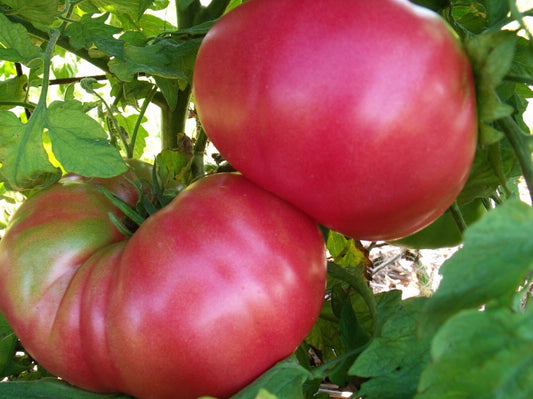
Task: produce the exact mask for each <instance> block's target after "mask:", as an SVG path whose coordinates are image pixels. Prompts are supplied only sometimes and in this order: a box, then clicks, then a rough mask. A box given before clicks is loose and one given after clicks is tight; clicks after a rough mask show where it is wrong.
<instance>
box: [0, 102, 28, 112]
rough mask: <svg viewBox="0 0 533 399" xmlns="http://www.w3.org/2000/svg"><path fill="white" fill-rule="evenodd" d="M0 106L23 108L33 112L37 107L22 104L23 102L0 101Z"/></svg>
mask: <svg viewBox="0 0 533 399" xmlns="http://www.w3.org/2000/svg"><path fill="white" fill-rule="evenodd" d="M0 105H10V106H14V107H23V108H25V109H29V110H33V109H35V107H37V104H34V103H29V102H24V101H4V100H2V101H0Z"/></svg>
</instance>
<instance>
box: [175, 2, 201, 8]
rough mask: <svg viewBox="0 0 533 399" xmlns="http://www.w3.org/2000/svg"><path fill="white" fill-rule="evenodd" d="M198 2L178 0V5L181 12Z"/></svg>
mask: <svg viewBox="0 0 533 399" xmlns="http://www.w3.org/2000/svg"><path fill="white" fill-rule="evenodd" d="M195 1H196V0H177V2H176V3H177V5H178V8H179V9H180V10H185V9H186V8H187V7H189V6H190V5H191V4H192V3H194V2H195Z"/></svg>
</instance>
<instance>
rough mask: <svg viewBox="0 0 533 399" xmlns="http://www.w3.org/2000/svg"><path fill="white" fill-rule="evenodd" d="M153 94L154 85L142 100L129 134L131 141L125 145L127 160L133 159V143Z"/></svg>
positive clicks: (135, 140) (155, 87)
mask: <svg viewBox="0 0 533 399" xmlns="http://www.w3.org/2000/svg"><path fill="white" fill-rule="evenodd" d="M155 93H157V86H155V85H154V87H153V88H152V91H151V92H150V93H148V95H147V96H146V98H145V99H144V101H143V104H142V106H141V109H140V111H139V115H138V116H137V120H136V121H135V126H134V128H133V132H132V133H131V139H130V142H129V145H127V147H126V157H127V158H133V152H134V150H135V143H136V142H137V134H138V133H139V128H140V127H141V122H142V119H143V117H144V114H145V113H146V109H147V108H148V105H149V104H150V103H151V102H152V98H154V96H155Z"/></svg>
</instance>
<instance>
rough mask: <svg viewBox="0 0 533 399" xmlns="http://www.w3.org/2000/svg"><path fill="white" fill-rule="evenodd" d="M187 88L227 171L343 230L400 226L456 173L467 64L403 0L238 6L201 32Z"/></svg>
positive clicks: (470, 94)
mask: <svg viewBox="0 0 533 399" xmlns="http://www.w3.org/2000/svg"><path fill="white" fill-rule="evenodd" d="M193 83H194V98H195V101H196V107H197V110H198V113H199V116H200V120H201V122H202V124H203V126H204V128H205V130H206V133H207V135H208V136H209V137H210V139H211V140H212V142H213V143H214V144H215V146H216V147H217V149H218V150H219V151H220V153H221V154H222V155H223V156H224V157H225V158H226V159H227V160H228V161H229V163H230V164H232V165H233V167H235V168H236V169H237V170H239V171H240V172H242V173H243V174H244V175H245V176H246V177H248V178H249V179H250V180H252V181H254V182H255V183H257V184H258V185H260V186H262V187H264V188H265V189H267V190H269V191H271V192H273V193H275V194H277V195H278V196H280V197H281V198H284V199H286V200H287V201H289V202H290V203H292V204H294V205H295V206H297V207H298V208H300V209H302V210H303V211H305V212H306V213H308V214H309V215H310V216H312V217H313V218H314V219H315V220H317V221H318V222H320V223H322V224H324V225H325V226H327V227H329V228H331V229H334V230H337V231H339V232H341V233H344V234H346V235H348V236H352V237H355V238H358V239H366V240H390V239H395V238H399V237H402V236H406V235H409V234H412V233H413V232H415V231H417V230H420V229H421V228H423V227H424V226H427V225H428V224H430V223H431V222H432V221H433V220H435V219H436V218H437V217H439V216H440V215H441V214H442V213H443V212H444V211H445V210H446V209H447V208H448V207H449V206H450V204H451V203H452V202H453V200H454V199H455V197H456V196H457V194H458V193H459V192H460V190H461V189H462V187H463V185H464V183H465V181H466V179H467V177H468V174H469V170H470V167H471V163H472V159H473V156H474V152H475V147H476V136H477V120H476V107H475V105H476V99H475V89H474V85H473V78H472V73H471V68H470V64H469V60H468V59H467V57H466V55H465V53H464V52H463V50H462V48H461V46H460V42H459V41H458V39H457V38H456V37H455V36H454V34H453V33H452V31H451V29H450V28H449V27H448V26H447V24H446V23H445V22H444V21H443V20H442V19H441V18H440V17H439V16H438V15H437V14H435V13H433V12H432V11H429V10H427V9H424V8H421V7H419V6H416V5H414V4H412V3H409V2H408V1H404V0H380V1H369V0H250V1H248V2H246V3H244V4H243V5H242V6H239V7H237V8H235V9H234V10H232V11H231V12H229V13H228V14H226V15H225V16H224V17H222V18H221V19H220V20H219V21H218V22H217V23H216V24H215V25H214V26H213V28H212V29H211V30H210V32H208V34H207V36H206V37H205V40H204V41H203V43H202V45H201V47H200V50H199V53H198V58H197V61H196V66H195V71H194V82H193Z"/></svg>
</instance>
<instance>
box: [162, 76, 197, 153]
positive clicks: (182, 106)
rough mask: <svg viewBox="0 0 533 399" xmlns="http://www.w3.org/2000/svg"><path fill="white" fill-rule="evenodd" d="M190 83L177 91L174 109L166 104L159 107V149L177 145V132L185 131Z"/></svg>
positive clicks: (190, 89)
mask: <svg viewBox="0 0 533 399" xmlns="http://www.w3.org/2000/svg"><path fill="white" fill-rule="evenodd" d="M191 91H192V88H191V85H187V87H186V88H185V89H184V90H180V91H179V92H178V101H177V104H176V107H175V108H174V109H170V107H169V106H168V105H167V104H166V102H165V103H164V104H160V107H161V130H162V131H161V147H162V148H161V149H162V150H165V149H172V148H177V147H178V133H185V124H186V122H187V118H188V115H189V101H190V98H191Z"/></svg>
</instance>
